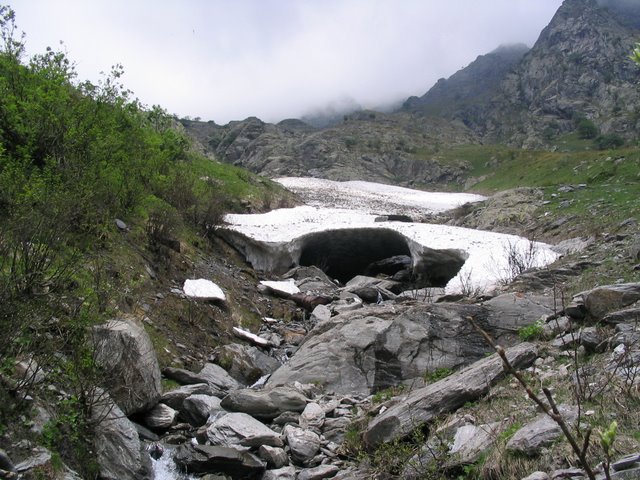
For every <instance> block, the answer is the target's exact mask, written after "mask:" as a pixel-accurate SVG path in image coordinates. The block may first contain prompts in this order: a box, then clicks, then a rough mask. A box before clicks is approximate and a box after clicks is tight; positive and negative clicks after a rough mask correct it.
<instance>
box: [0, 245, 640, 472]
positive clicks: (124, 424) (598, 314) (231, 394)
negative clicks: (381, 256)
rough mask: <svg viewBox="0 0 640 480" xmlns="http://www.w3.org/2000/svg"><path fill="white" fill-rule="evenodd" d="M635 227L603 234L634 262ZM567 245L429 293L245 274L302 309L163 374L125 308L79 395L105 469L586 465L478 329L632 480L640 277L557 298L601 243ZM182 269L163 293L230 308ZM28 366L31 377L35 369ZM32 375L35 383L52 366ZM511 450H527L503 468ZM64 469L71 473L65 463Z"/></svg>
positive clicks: (534, 468)
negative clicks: (99, 376)
mask: <svg viewBox="0 0 640 480" xmlns="http://www.w3.org/2000/svg"><path fill="white" fill-rule="evenodd" d="M631 239H632V237H631V236H626V237H625V236H624V235H622V234H619V237H618V238H617V239H616V240H615V242H617V243H616V244H615V245H616V247H615V248H616V249H617V250H618V251H619V254H620V255H621V256H624V257H625V258H626V260H625V262H627V263H629V265H630V268H631V267H632V266H633V262H634V261H637V256H636V258H635V259H634V258H628V256H629V255H630V254H631V253H633V252H632V251H631V250H632V249H631V250H625V248H626V247H625V248H623V246H624V245H627V244H628V243H629V241H630V240H631ZM576 245H577V244H576ZM576 248H583V250H582V252H579V253H578V254H576V255H577V257H572V258H569V259H567V260H566V261H564V262H560V263H557V264H554V265H551V266H548V267H546V268H544V269H538V270H535V269H534V270H531V271H527V272H523V273H522V274H520V275H519V276H518V277H517V278H516V279H515V281H514V282H512V283H511V284H510V285H509V286H505V287H501V288H499V289H494V290H492V291H483V292H480V293H481V294H480V295H477V296H471V297H470V296H465V295H461V294H458V295H451V294H449V293H447V292H446V291H445V290H444V289H443V288H438V287H425V288H422V289H408V290H402V289H400V290H398V289H397V288H396V287H397V285H396V283H397V282H396V281H394V280H393V279H390V278H389V275H387V274H384V273H383V272H377V273H376V274H372V275H358V276H356V277H355V278H353V279H351V280H350V281H348V282H346V283H342V282H336V281H335V280H334V279H333V278H331V277H330V276H328V275H326V274H325V273H324V272H323V271H322V270H321V269H319V268H318V267H316V266H298V267H295V268H293V269H291V270H289V271H287V272H286V273H284V274H283V275H280V276H278V277H277V278H276V277H272V276H269V277H262V278H263V280H262V281H260V280H259V278H260V277H257V278H256V281H255V284H254V286H253V287H254V288H255V289H256V291H257V292H258V295H259V297H256V298H255V300H254V301H256V302H258V298H259V299H261V300H260V302H258V303H257V305H260V308H264V306H265V305H268V304H275V303H276V302H281V303H283V304H284V305H287V306H288V308H289V309H290V310H291V311H296V312H298V313H297V314H296V315H289V316H288V317H287V316H286V315H284V313H286V311H284V310H280V311H281V312H283V315H281V316H273V315H272V316H266V315H265V316H263V317H262V318H261V325H260V326H254V327H253V328H252V329H251V330H249V329H247V328H245V327H244V326H243V325H235V326H234V327H233V328H229V335H232V336H230V337H227V340H226V341H225V342H223V343H225V345H220V346H218V347H217V348H215V349H214V350H212V351H206V352H196V351H190V352H189V353H188V355H189V356H191V357H193V361H191V362H189V363H188V365H185V363H186V362H175V365H172V366H164V367H163V368H161V367H160V365H159V362H158V359H157V355H156V353H157V352H156V350H154V348H153V345H152V341H151V339H150V338H149V335H148V334H147V332H146V331H145V328H144V325H145V323H143V322H141V321H140V318H138V317H136V315H128V316H119V317H118V318H114V319H113V320H112V321H111V322H108V323H106V324H104V325H101V326H98V327H95V328H94V334H93V341H94V348H95V350H96V352H97V359H98V361H100V362H101V364H102V365H103V367H104V368H105V369H106V370H108V371H109V373H110V375H109V377H108V378H109V381H108V382H106V383H105V384H104V389H99V390H95V391H94V392H93V393H92V395H93V397H92V398H93V401H92V402H91V405H92V412H93V418H94V419H95V425H96V429H95V438H94V445H95V452H96V461H97V463H98V464H99V469H100V475H101V477H102V478H106V479H144V478H160V479H163V480H164V479H168V478H172V479H174V478H198V477H203V478H208V479H212V478H231V479H244V478H249V479H250V478H256V479H307V480H309V479H322V478H336V479H369V478H459V476H460V475H461V474H462V475H464V472H468V471H470V469H471V468H472V467H473V466H475V465H478V464H479V462H481V461H483V462H484V463H483V465H485V468H493V469H494V471H495V472H497V473H496V474H495V475H498V476H494V477H493V478H518V479H519V478H524V477H525V476H527V475H530V476H529V477H528V478H530V479H533V478H565V477H566V476H567V475H570V476H571V477H572V478H580V475H583V476H584V475H585V472H584V470H582V469H580V468H578V467H580V464H579V463H578V462H577V461H576V460H575V456H574V455H573V454H572V453H571V452H570V451H568V450H567V449H566V448H564V447H563V445H566V443H565V442H564V441H563V437H562V432H561V431H560V429H559V427H558V424H557V423H555V422H554V421H552V420H550V417H549V416H546V415H544V414H543V415H542V416H540V415H539V412H537V411H536V409H535V408H534V407H533V404H532V402H531V401H530V400H528V399H527V398H526V396H525V395H524V390H521V389H520V387H519V385H518V384H517V383H515V382H514V381H513V380H512V379H510V378H509V376H508V375H507V374H506V373H505V370H504V368H503V363H502V361H501V359H500V358H499V357H498V355H497V354H495V353H493V349H492V347H491V346H490V345H489V344H488V343H487V342H486V341H485V339H484V338H483V336H482V335H481V334H480V333H479V331H478V330H477V327H480V328H481V329H482V330H483V331H484V332H486V333H487V334H488V335H489V336H490V337H491V338H493V339H494V341H496V342H498V343H499V344H500V345H501V347H502V348H504V349H505V356H506V358H507V359H508V360H509V362H510V364H511V365H512V367H513V368H514V369H518V370H520V371H522V372H523V375H525V376H526V379H527V381H528V382H529V384H530V385H533V386H534V390H535V391H537V390H539V388H540V387H541V386H552V389H553V395H555V398H557V399H558V402H559V406H558V408H559V412H560V414H561V415H562V418H564V419H565V422H566V423H567V424H568V425H572V426H573V427H572V428H583V430H582V431H584V428H585V427H586V426H587V425H588V424H590V423H594V424H595V425H601V426H599V427H596V428H599V429H603V428H605V427H606V426H607V425H609V423H610V422H611V420H612V419H616V420H617V421H618V423H619V433H618V440H617V444H616V445H617V448H616V450H615V452H614V454H613V455H612V458H611V464H612V467H611V468H612V470H611V471H612V472H613V471H614V470H615V471H616V472H617V471H619V472H620V473H616V474H615V475H618V477H615V475H614V476H612V478H633V477H629V476H624V475H636V474H637V472H638V470H637V469H638V463H637V462H638V454H637V453H635V452H638V451H640V448H639V446H638V440H637V436H634V434H633V432H634V431H636V432H637V422H638V418H637V415H636V414H635V413H634V412H635V411H637V409H636V408H635V406H637V405H638V396H637V392H638V390H637V389H638V380H639V379H640V368H639V365H640V350H639V349H638V345H639V344H640V336H639V333H638V318H639V317H638V315H639V308H640V307H639V300H640V284H639V283H621V284H616V285H607V286H602V287H600V288H596V289H591V290H587V291H583V292H581V293H579V294H577V295H575V296H573V298H572V299H566V300H564V301H561V299H560V295H559V293H558V291H559V289H560V287H561V285H563V284H565V283H566V282H568V281H570V280H571V279H573V278H577V277H579V276H580V275H582V274H584V272H585V271H586V270H588V269H589V268H590V266H591V265H592V264H591V263H590V261H589V258H595V256H596V255H595V254H594V252H595V250H593V249H597V248H602V247H601V246H598V244H597V243H594V242H591V243H590V242H583V244H582V246H581V247H576ZM607 248H611V245H609V246H608V247H607ZM581 256H582V257H585V258H580V257H581ZM189 280H190V281H186V282H185V283H184V284H183V285H182V288H176V287H175V286H174V287H172V288H171V289H169V290H168V291H167V292H165V293H164V294H163V297H164V296H165V295H166V296H168V297H172V298H174V299H175V301H176V302H191V303H192V304H193V305H195V306H197V305H200V306H204V307H206V308H208V309H214V307H215V309H216V310H220V312H224V311H225V309H227V308H228V302H230V301H232V297H233V293H234V292H231V291H226V292H225V291H223V290H224V289H221V288H219V285H217V284H215V283H214V284H212V285H209V283H208V279H202V278H192V279H189ZM194 285H197V286H198V288H196V289H194V288H193V287H194ZM211 292H212V293H211ZM148 315H149V316H145V317H144V318H145V320H144V322H146V323H148V322H153V318H152V317H153V311H152V310H149V314H148ZM523 332H530V334H527V335H524V334H523ZM523 338H527V339H528V340H529V341H524V342H523ZM101 352H102V353H101ZM22 368H23V370H24V372H25V374H27V372H32V374H33V375H39V373H38V372H39V370H38V366H37V365H32V364H28V363H27V364H25V365H23V367H22ZM38 381H39V382H44V385H46V382H47V380H46V375H44V374H43V375H42V376H41V378H40V377H38ZM163 385H164V386H163ZM575 385H578V386H579V385H586V386H587V387H584V388H588V391H586V392H583V393H584V394H585V395H586V394H587V393H589V392H590V395H591V396H590V397H589V398H590V400H587V399H586V397H585V396H584V395H583V396H582V397H580V396H576V395H574V394H572V393H569V394H564V393H563V392H564V391H565V390H566V391H567V392H572V391H574V392H575V391H576V390H575V389H573V387H571V386H575ZM52 388H55V387H52ZM597 392H600V393H599V395H606V396H604V397H596V394H597ZM54 393H55V394H56V395H57V396H58V398H59V399H60V401H63V400H65V399H66V398H67V397H66V396H65V395H66V394H65V392H54ZM595 398H599V400H598V402H599V403H594V401H595V400H594V399H595ZM616 402H617V403H619V404H621V405H622V408H617V407H616V406H615V404H616ZM36 403H37V402H36ZM597 405H599V406H597ZM605 405H606V407H605ZM596 422H597V423H596ZM634 422H635V423H634ZM36 425H37V424H36ZM595 434H597V433H594V435H595ZM593 448H595V447H593ZM18 450H19V449H18V448H16V451H18ZM625 456H627V457H625ZM23 457H24V460H23V461H20V462H17V461H16V462H14V461H13V458H11V457H10V456H3V457H2V462H3V463H2V465H0V468H2V469H3V470H4V471H5V472H12V473H6V475H8V476H9V477H8V478H10V475H13V476H14V477H15V476H16V475H25V476H26V477H27V478H28V475H29V472H32V471H37V469H38V468H39V467H41V466H42V465H47V464H49V462H50V461H51V454H50V453H49V452H48V451H47V450H46V449H44V448H42V447H38V448H37V449H36V450H33V451H31V452H29V453H28V454H26V455H24V456H23ZM622 457H625V458H624V460H622ZM510 458H520V459H522V458H526V461H521V460H519V461H518V462H516V466H513V465H514V462H513V461H511V463H510V462H509V459H510ZM602 458H605V457H603V454H602V452H601V451H599V450H598V451H595V452H593V453H592V456H591V457H590V461H591V466H592V467H593V468H594V469H595V472H596V474H597V475H598V476H599V478H600V477H602V476H603V475H604V466H603V464H600V466H598V464H599V463H600V462H601V459H602ZM618 459H620V461H618ZM20 460H22V458H21V459H20ZM492 462H493V463H492ZM487 465H488V467H487ZM64 478H67V479H75V478H79V477H78V476H77V475H76V474H75V473H74V472H72V471H70V470H65V473H64ZM585 478H586V477H585Z"/></svg>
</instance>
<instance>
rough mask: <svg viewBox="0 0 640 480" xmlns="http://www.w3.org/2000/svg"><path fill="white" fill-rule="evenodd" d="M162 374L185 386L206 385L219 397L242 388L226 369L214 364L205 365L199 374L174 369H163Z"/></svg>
mask: <svg viewBox="0 0 640 480" xmlns="http://www.w3.org/2000/svg"><path fill="white" fill-rule="evenodd" d="M162 373H163V374H164V376H165V377H167V378H171V379H172V380H175V381H176V382H178V383H182V384H185V385H193V384H202V383H206V384H208V385H209V387H210V388H211V391H212V393H213V394H214V395H219V396H223V395H226V393H227V392H228V391H229V390H235V389H237V388H241V387H242V385H240V383H238V382H237V381H236V380H235V379H234V378H233V377H231V376H230V375H229V374H228V373H227V371H226V370H225V369H224V368H222V367H220V366H219V365H216V364H214V363H205V365H204V367H203V368H202V370H200V372H199V373H195V372H192V371H190V370H185V369H183V368H173V367H165V368H163V369H162ZM185 398H186V397H185Z"/></svg>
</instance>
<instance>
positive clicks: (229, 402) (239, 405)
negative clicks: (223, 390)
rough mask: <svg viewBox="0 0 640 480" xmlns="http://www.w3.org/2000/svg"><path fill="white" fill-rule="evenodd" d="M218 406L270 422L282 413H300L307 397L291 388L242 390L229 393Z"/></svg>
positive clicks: (305, 404)
mask: <svg viewBox="0 0 640 480" xmlns="http://www.w3.org/2000/svg"><path fill="white" fill-rule="evenodd" d="M220 405H221V406H222V408H224V409H226V410H230V411H233V412H243V413H247V414H249V415H251V416H253V417H255V418H260V419H265V420H271V419H274V418H276V417H277V416H278V415H280V414H281V413H283V412H302V411H303V410H304V408H305V407H306V406H307V397H306V396H305V395H304V394H303V393H302V392H300V391H299V390H297V389H295V388H293V387H286V386H283V387H275V388H265V389H263V390H252V389H250V388H244V389H241V390H235V391H233V392H230V393H229V394H228V395H227V396H226V397H224V398H223V399H222V402H221V403H220Z"/></svg>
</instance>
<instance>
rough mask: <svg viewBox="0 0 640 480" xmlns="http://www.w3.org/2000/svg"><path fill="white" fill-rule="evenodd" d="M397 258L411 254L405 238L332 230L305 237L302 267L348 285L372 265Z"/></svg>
mask: <svg viewBox="0 0 640 480" xmlns="http://www.w3.org/2000/svg"><path fill="white" fill-rule="evenodd" d="M394 255H411V252H410V250H409V245H408V244H407V240H406V238H405V237H404V236H402V235H401V234H400V233H398V232H395V231H393V230H383V229H376V228H371V229H362V228H359V229H345V230H329V231H325V232H319V233H314V234H312V235H308V236H306V237H305V238H304V241H303V243H302V249H301V252H300V265H302V266H310V265H315V266H317V267H320V268H322V269H323V270H324V271H325V273H326V274H327V275H328V276H329V277H333V278H337V279H338V280H340V281H341V282H347V281H349V280H351V279H352V278H353V277H355V276H356V275H359V274H361V273H362V272H363V271H364V270H365V269H366V268H367V267H368V266H369V265H370V264H371V263H373V262H377V261H378V260H383V259H385V258H389V257H393V256H394Z"/></svg>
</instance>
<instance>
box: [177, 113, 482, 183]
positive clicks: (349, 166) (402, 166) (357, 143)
mask: <svg viewBox="0 0 640 480" xmlns="http://www.w3.org/2000/svg"><path fill="white" fill-rule="evenodd" d="M185 126H186V128H187V131H188V132H193V135H194V136H195V137H196V138H198V140H199V142H200V143H201V144H202V145H203V146H204V148H205V150H207V151H208V152H209V153H210V154H212V155H215V156H216V158H218V159H220V160H222V161H224V162H227V163H233V164H235V165H240V166H243V167H245V168H247V169H249V170H251V171H253V172H256V173H261V174H263V175H266V176H271V177H285V176H315V177H321V178H328V179H333V180H369V181H379V182H382V183H400V184H405V185H409V184H414V183H418V184H428V183H434V182H453V183H456V182H461V181H462V175H463V172H464V170H465V169H466V168H467V166H466V165H465V164H463V163H459V164H456V165H441V164H440V163H438V162H435V161H433V160H429V159H425V158H424V157H423V156H422V155H417V153H418V151H425V150H427V151H433V150H434V148H433V145H434V144H438V145H442V144H443V143H444V144H449V145H458V144H462V143H469V142H471V141H472V140H473V138H474V136H473V134H472V133H471V132H470V131H469V130H468V129H467V128H465V127H464V125H462V124H460V123H455V122H453V123H452V122H449V121H444V120H440V119H435V118H415V117H414V116H412V115H409V114H406V113H399V114H393V115H390V114H384V113H380V112H359V113H355V114H352V115H349V116H347V117H346V119H345V120H344V121H343V122H341V123H340V124H339V125H336V126H333V127H330V128H325V129H323V130H316V129H308V128H290V127H289V126H288V125H286V124H278V125H273V124H268V123H264V122H262V121H261V120H260V119H258V118H255V117H251V118H247V119H246V120H243V121H240V122H231V123H229V124H228V125H226V126H224V127H220V126H217V125H209V126H208V128H201V127H202V125H200V124H198V123H197V122H192V121H191V122H186V125H185ZM205 131H208V133H204V132H205Z"/></svg>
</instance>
